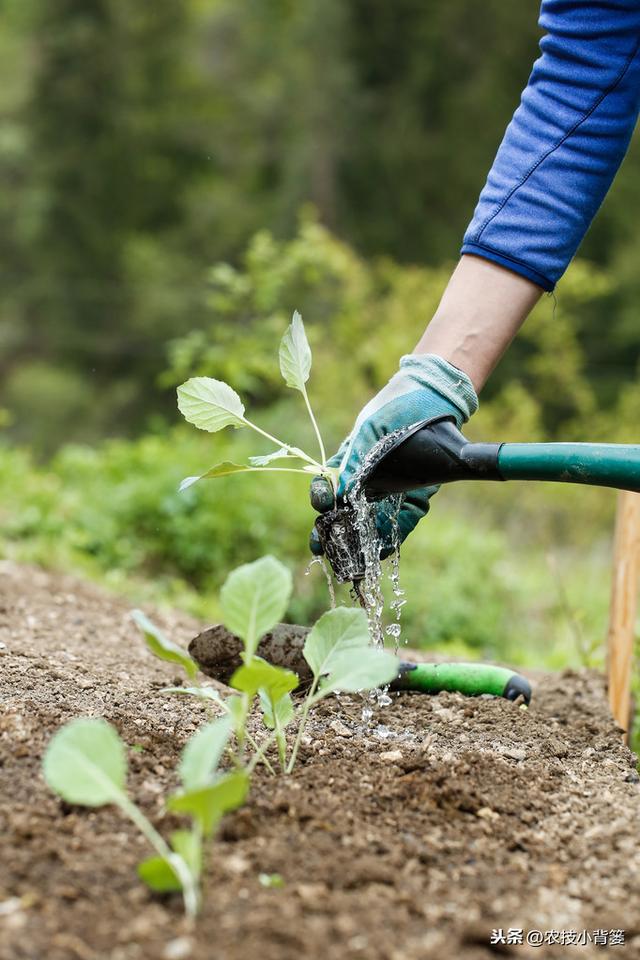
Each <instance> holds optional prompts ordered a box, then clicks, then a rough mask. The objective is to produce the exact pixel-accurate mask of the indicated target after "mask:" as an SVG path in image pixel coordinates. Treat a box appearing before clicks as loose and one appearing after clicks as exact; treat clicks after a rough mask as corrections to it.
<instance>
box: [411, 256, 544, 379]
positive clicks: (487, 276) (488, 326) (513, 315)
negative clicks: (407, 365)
mask: <svg viewBox="0 0 640 960" xmlns="http://www.w3.org/2000/svg"><path fill="white" fill-rule="evenodd" d="M542 292H543V291H542V288H541V287H539V286H537V285H536V284H534V283H532V282H531V281H530V280H527V279H525V278H524V277H522V276H520V275H519V274H517V273H513V272H512V271H511V270H506V269H504V268H503V267H500V266H497V265H496V264H495V263H492V262H491V261H489V260H485V259H482V258H480V257H474V256H469V255H466V256H463V257H462V258H461V260H460V262H459V263H458V266H457V267H456V269H455V270H454V272H453V274H452V276H451V279H450V281H449V283H448V285H447V289H446V290H445V292H444V294H443V297H442V300H441V301H440V305H439V306H438V309H437V310H436V313H435V315H434V317H433V319H432V320H431V323H430V324H429V326H428V327H427V329H426V330H425V332H424V334H423V336H422V338H421V339H420V341H419V342H418V344H417V346H416V348H415V353H435V354H437V355H438V356H439V357H443V358H444V359H445V360H448V361H449V363H452V364H453V365H454V366H455V367H458V369H459V370H463V371H464V373H466V374H467V376H468V377H469V378H470V380H471V382H472V383H473V385H474V387H475V389H476V392H477V393H479V392H480V390H481V389H482V387H483V386H484V384H485V382H486V380H487V378H488V377H489V375H490V373H491V371H492V370H493V368H494V367H495V365H496V364H497V362H498V360H499V359H500V357H501V356H502V354H503V353H504V351H505V350H506V349H507V347H508V346H509V344H510V343H511V341H512V340H513V338H514V337H515V335H516V333H517V332H518V330H519V329H520V327H521V326H522V324H523V323H524V321H525V319H526V318H527V316H528V315H529V313H530V312H531V310H532V309H533V307H534V306H535V305H536V303H537V302H538V300H539V299H540V297H541V295H542Z"/></svg>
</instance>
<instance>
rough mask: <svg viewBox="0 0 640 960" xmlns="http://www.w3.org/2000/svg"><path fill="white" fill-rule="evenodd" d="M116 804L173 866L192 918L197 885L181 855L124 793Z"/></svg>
mask: <svg viewBox="0 0 640 960" xmlns="http://www.w3.org/2000/svg"><path fill="white" fill-rule="evenodd" d="M118 806H119V807H120V809H121V810H122V812H123V813H124V814H126V815H127V816H128V817H129V819H130V820H132V821H133V823H135V825H136V827H137V828H138V830H139V831H140V833H141V834H142V835H143V836H144V837H145V839H146V840H148V842H149V843H150V845H151V846H152V847H153V849H154V850H155V851H156V853H157V854H158V856H160V857H162V859H163V860H166V861H167V863H168V864H170V866H171V867H172V868H173V870H174V872H175V874H176V876H177V877H178V879H179V881H180V883H181V885H182V899H183V900H184V910H185V913H186V915H187V917H188V918H189V920H193V919H194V917H195V916H196V915H197V913H198V906H199V896H198V887H197V884H196V883H195V881H194V878H193V875H192V873H191V870H190V869H189V867H188V866H187V864H186V863H185V861H184V860H183V859H182V857H181V856H179V855H178V854H177V853H174V852H173V850H172V849H171V847H170V846H169V845H168V844H167V843H166V842H165V840H164V839H163V837H161V836H160V834H159V833H158V831H157V830H156V828H155V827H154V826H153V825H152V824H151V823H150V822H149V821H148V820H147V818H146V817H145V815H144V814H143V812H142V811H141V810H140V809H139V808H138V807H136V805H135V803H132V802H131V800H129V798H128V797H127V796H126V795H125V794H122V796H121V798H120V799H119V800H118Z"/></svg>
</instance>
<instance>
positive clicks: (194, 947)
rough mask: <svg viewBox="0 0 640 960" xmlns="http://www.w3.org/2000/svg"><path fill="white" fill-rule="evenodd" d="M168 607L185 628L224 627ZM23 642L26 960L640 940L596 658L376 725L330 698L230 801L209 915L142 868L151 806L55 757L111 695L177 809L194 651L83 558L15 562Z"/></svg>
mask: <svg viewBox="0 0 640 960" xmlns="http://www.w3.org/2000/svg"><path fill="white" fill-rule="evenodd" d="M157 619H158V621H159V622H160V623H162V624H163V626H165V627H167V628H169V629H170V632H171V635H172V636H173V637H174V638H175V639H178V640H180V641H182V642H184V643H185V644H186V642H187V641H188V640H189V639H190V638H191V637H192V636H193V635H194V634H195V633H196V632H198V630H199V629H200V628H201V624H200V623H198V622H196V621H195V620H193V619H190V618H189V617H186V616H181V615H178V614H175V615H172V616H170V617H167V616H166V615H164V616H161V615H157ZM0 643H1V644H2V646H0V668H1V670H0V863H1V864H2V867H1V869H0V957H1V958H2V960H5V958H6V960H22V958H25V960H26V958H29V960H41V958H45V957H46V958H47V960H67V958H69V960H103V958H104V960H107V958H108V960H148V958H154V960H155V958H158V960H184V958H193V960H205V958H206V960H214V958H215V960H218V958H223V960H240V958H243V960H244V958H246V957H251V956H255V957H260V960H294V958H301V957H304V958H316V957H317V958H322V960H344V958H351V957H353V958H359V957H362V958H366V960H378V958H380V960H383V958H384V960H414V958H415V960H429V958H432V957H433V958H438V960H442V958H444V960H448V958H449V957H451V958H453V957H456V958H457V957H460V958H464V960H475V958H478V960H480V958H486V957H491V956H494V955H495V952H501V953H502V954H503V955H505V954H506V955H511V956H514V957H527V956H535V957H549V958H553V957H556V956H557V957H566V956H567V955H571V948H570V947H566V946H565V947H562V946H543V947H540V948H536V949H533V948H529V947H527V946H524V945H523V946H520V945H514V946H507V945H504V944H503V945H496V946H492V945H491V944H490V937H491V931H492V929H494V928H500V927H501V928H504V929H505V932H506V930H507V928H522V929H524V930H525V931H526V930H528V929H531V928H536V929H539V930H542V931H546V930H552V929H555V930H558V931H560V930H572V929H573V930H577V931H582V930H583V929H586V930H588V931H590V932H592V931H593V930H596V929H624V930H625V939H626V945H625V946H620V947H615V946H609V947H605V948H601V949H600V948H597V947H596V946H595V945H593V944H592V945H587V946H582V947H578V946H574V947H573V951H574V952H575V953H576V955H577V956H580V957H583V958H584V957H590V956H602V955H604V954H606V955H607V956H618V955H620V956H624V957H633V956H637V955H640V906H639V904H638V889H639V887H640V833H639V831H638V823H639V822H640V782H639V778H638V776H637V774H636V772H635V757H634V756H633V755H632V754H631V752H630V751H628V750H627V749H626V748H625V747H624V746H623V745H622V743H621V739H620V735H619V732H618V731H617V730H616V728H615V726H614V724H613V722H612V720H611V718H610V716H609V713H608V709H607V704H606V698H605V695H604V689H603V680H602V677H600V676H599V675H597V674H595V673H592V672H581V673H575V672H566V673H563V674H555V675H547V676H540V677H538V678H535V683H534V698H533V702H532V706H531V708H530V709H529V710H525V709H521V708H520V707H519V706H518V705H516V704H512V703H510V702H507V701H505V700H497V699H496V700H494V699H473V700H472V699H465V698H464V697H462V696H460V695H458V694H440V695H439V696H437V697H426V696H420V695H414V694H401V695H397V696H395V697H394V702H393V705H392V706H391V707H388V708H385V709H384V710H383V711H380V712H379V713H378V715H377V717H376V718H375V720H374V723H373V726H371V727H370V728H368V729H367V730H364V731H363V728H362V720H361V715H362V704H361V702H360V701H359V700H358V698H356V697H346V696H345V697H341V699H340V701H338V700H336V699H331V700H329V701H327V702H326V703H325V704H324V705H322V706H321V707H320V708H319V709H318V710H317V711H316V713H315V715H314V719H313V721H312V723H311V726H310V730H309V733H310V736H309V737H308V738H307V742H306V743H305V745H304V747H303V749H302V751H301V759H300V763H299V765H298V767H297V768H296V770H295V772H294V774H293V775H292V776H291V777H289V778H286V779H285V778H282V777H279V778H276V779H274V778H272V777H270V776H269V775H268V774H267V773H266V771H264V770H263V769H260V770H259V771H258V772H257V774H256V776H255V778H254V781H253V785H252V792H251V795H250V798H249V802H248V804H247V805H246V806H245V807H244V808H242V809H241V810H239V811H237V812H236V813H233V814H230V815H228V817H227V818H226V819H225V822H224V825H223V828H222V832H221V835H220V837H219V838H218V840H217V841H215V842H214V843H213V845H212V846H211V848H210V855H209V860H208V866H207V870H206V881H205V902H204V907H203V911H202V915H201V917H200V919H199V921H198V924H197V928H196V932H195V933H190V932H189V931H188V930H187V929H186V927H185V922H184V920H183V916H182V905H181V900H180V897H179V896H173V897H170V898H164V899H162V898H158V897H154V896H152V895H151V894H150V893H149V892H148V891H147V890H146V888H145V887H143V886H142V884H141V883H140V882H139V880H138V879H137V877H136V872H135V868H136V864H137V863H138V862H139V860H140V859H141V858H142V857H143V856H145V855H147V853H148V851H147V850H146V848H145V843H144V841H143V840H142V839H141V837H140V836H139V835H138V833H137V832H136V830H135V828H134V827H132V826H130V824H129V823H128V822H127V821H125V820H123V818H122V817H121V815H120V814H119V813H118V812H117V811H116V810H114V809H112V808H106V809H102V810H96V811H92V810H89V809H86V808H76V807H70V806H68V805H66V804H64V803H62V802H61V801H60V800H58V799H57V798H56V797H55V796H53V795H52V794H51V793H50V792H49V791H48V789H47V788H46V787H45V785H44V782H43V780H42V777H41V775H40V761H41V757H42V753H43V750H44V748H45V746H46V743H47V742H48V740H49V738H50V736H51V734H52V733H53V732H54V731H55V730H56V729H57V728H58V727H59V726H60V725H61V724H62V723H64V722H65V721H67V720H70V719H72V718H73V717H75V716H79V715H83V716H87V715H96V714H97V715H103V716H105V717H106V718H107V719H108V720H110V721H111V722H112V723H114V724H115V725H116V727H117V728H118V730H119V731H120V733H121V735H122V737H123V738H124V740H125V741H126V742H127V743H128V744H129V745H130V748H131V749H130V766H131V775H130V784H131V793H132V795H133V796H134V797H135V799H136V800H137V801H138V803H139V804H140V806H141V807H142V808H143V809H144V811H145V813H147V815H148V816H149V817H150V818H151V819H152V820H153V822H154V823H155V824H156V825H157V826H159V827H160V828H161V829H162V831H163V832H166V828H167V827H168V826H169V824H170V820H169V818H164V819H163V814H162V807H161V799H160V798H161V795H162V792H166V788H167V787H168V786H171V785H172V784H174V782H175V773H174V770H175V766H176V762H177V758H178V754H179V751H180V748H181V747H182V746H183V744H184V742H185V741H186V739H187V738H188V737H189V736H190V735H191V734H192V733H193V731H194V730H195V729H196V728H197V726H198V724H199V723H200V722H202V719H203V718H204V716H205V708H204V706H203V705H202V704H201V703H200V702H198V701H192V700H187V699H186V698H185V700H182V699H181V698H171V697H167V696H165V695H162V694H161V693H160V692H159V691H160V688H161V687H163V686H166V685H167V684H168V683H171V682H173V681H174V679H178V678H177V676H176V671H175V670H173V669H172V667H171V665H169V664H166V665H165V664H162V663H159V662H158V661H157V660H154V659H153V658H152V657H151V656H150V655H149V654H148V653H147V652H146V650H145V649H144V646H143V643H142V641H141V639H140V636H139V633H138V632H137V630H136V628H135V627H134V626H133V624H132V622H131V620H130V619H129V606H128V604H127V603H126V602H123V601H122V600H120V599H118V598H115V597H112V596H110V595H108V594H106V593H103V592H101V591H100V590H98V589H97V588H95V587H93V586H91V585H88V584H86V583H83V582H81V581H79V580H76V579H72V578H68V577H63V576H58V575H53V574H48V573H44V572H41V571H38V570H33V569H27V568H20V567H17V566H14V565H11V564H8V563H5V564H2V565H0ZM261 874H262V875H268V876H270V877H272V875H274V874H279V875H280V876H281V877H282V880H283V886H281V887H266V886H263V884H262V883H261V882H260V879H259V877H260V875H261ZM263 882H266V880H265V876H263ZM272 882H273V881H272ZM634 938H635V942H634Z"/></svg>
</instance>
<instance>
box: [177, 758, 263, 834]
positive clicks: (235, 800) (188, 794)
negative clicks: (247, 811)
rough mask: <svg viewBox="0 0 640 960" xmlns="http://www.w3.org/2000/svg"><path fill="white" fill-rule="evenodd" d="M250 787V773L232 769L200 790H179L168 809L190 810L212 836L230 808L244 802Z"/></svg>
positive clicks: (190, 813)
mask: <svg viewBox="0 0 640 960" xmlns="http://www.w3.org/2000/svg"><path fill="white" fill-rule="evenodd" d="M248 791H249V775H248V773H247V772H246V771H244V770H239V771H237V772H236V773H229V774H227V775H226V776H223V777H221V778H220V779H219V780H217V781H216V782H215V783H213V784H211V785H210V786H207V787H201V788H200V789H199V790H189V791H185V792H183V793H175V794H174V795H173V796H171V797H169V799H168V801H167V809H168V810H172V811H173V812H174V813H187V814H189V815H190V816H191V817H193V818H194V819H195V820H197V821H198V823H199V824H200V825H201V827H202V832H203V833H204V835H205V836H207V837H209V836H211V834H212V833H213V831H214V830H215V828H216V827H217V825H218V823H219V822H220V819H221V818H222V816H223V815H224V814H225V813H227V811H228V810H235V808H236V807H239V806H241V805H242V804H243V803H244V801H245V798H246V796H247V793H248Z"/></svg>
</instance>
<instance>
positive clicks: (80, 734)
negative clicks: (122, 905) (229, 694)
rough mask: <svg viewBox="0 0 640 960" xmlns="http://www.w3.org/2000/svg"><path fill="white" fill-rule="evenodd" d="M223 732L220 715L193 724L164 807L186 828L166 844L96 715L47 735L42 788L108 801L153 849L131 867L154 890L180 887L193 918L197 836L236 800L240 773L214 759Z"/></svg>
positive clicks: (76, 799)
mask: <svg viewBox="0 0 640 960" xmlns="http://www.w3.org/2000/svg"><path fill="white" fill-rule="evenodd" d="M230 736H231V723H230V721H229V720H228V719H227V718H226V717H225V718H222V719H221V720H217V721H215V722H214V723H208V724H206V725H205V726H203V727H201V728H200V729H199V730H198V731H197V733H196V734H194V736H193V737H192V738H191V740H189V742H188V743H187V745H186V746H185V748H184V750H183V752H182V756H181V760H180V766H179V774H180V780H181V782H182V788H181V789H180V790H179V791H177V792H176V793H174V794H172V795H170V796H169V797H168V798H167V803H166V806H167V809H168V810H171V811H173V812H175V813H181V814H186V815H188V816H189V817H190V818H191V829H188V830H187V829H182V830H174V831H173V833H171V835H170V838H169V843H167V842H166V841H165V840H164V838H163V837H162V836H161V835H160V834H159V833H158V831H157V830H156V829H155V827H154V826H153V825H152V824H151V823H150V822H149V820H147V818H146V817H145V815H144V814H143V813H142V811H141V810H140V808H139V807H137V806H136V805H135V803H133V801H132V800H131V799H130V798H129V796H128V794H127V788H126V777H127V759H126V747H125V744H124V743H123V742H122V740H121V739H120V737H119V736H118V733H117V731H116V730H115V728H114V727H112V726H111V725H110V724H109V723H107V722H106V721H105V720H101V719H98V718H91V719H78V720H72V721H71V722H70V723H68V724H66V725H65V726H64V727H62V728H61V729H60V730H58V732H57V733H56V734H55V735H54V736H53V738H52V739H51V741H50V743H49V746H48V747H47V751H46V753H45V756H44V760H43V773H44V777H45V780H46V782H47V784H48V785H49V787H50V788H51V789H52V790H53V791H54V792H55V793H57V794H58V795H59V796H61V797H62V799H63V800H66V801H67V802H68V803H74V804H81V805H83V806H87V807H102V806H106V805H107V804H115V805H116V806H118V807H119V808H120V810H121V811H122V812H123V813H124V814H125V816H127V817H129V819H130V820H132V821H133V823H135V825H136V826H137V827H138V829H139V830H140V832H141V833H142V834H143V836H144V837H146V839H147V840H148V841H149V844H150V845H151V847H152V848H153V849H154V850H155V856H153V857H149V858H148V859H147V860H144V861H143V862H142V863H141V864H140V865H139V866H138V874H139V876H140V878H141V879H142V880H144V882H145V883H146V884H147V885H148V886H149V887H150V888H151V889H152V890H154V891H156V892H159V893H167V892H170V891H180V892H181V893H182V897H183V901H184V908H185V912H186V914H187V916H188V917H190V918H193V917H195V915H196V914H197V912H198V908H199V904H200V875H201V871H202V845H203V840H205V839H208V838H209V837H211V836H212V835H213V833H214V832H215V830H216V827H217V826H218V824H219V823H220V820H221V819H222V817H223V815H224V814H225V813H226V812H227V811H229V810H233V809H235V808H236V807H239V806H241V804H243V803H244V801H245V798H246V795H247V792H248V789H249V777H248V774H247V773H246V771H244V770H240V771H238V770H236V771H234V772H232V773H222V772H220V771H219V770H218V764H219V762H220V759H221V757H222V754H223V753H224V750H225V748H226V746H227V743H228V740H229V737H230Z"/></svg>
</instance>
